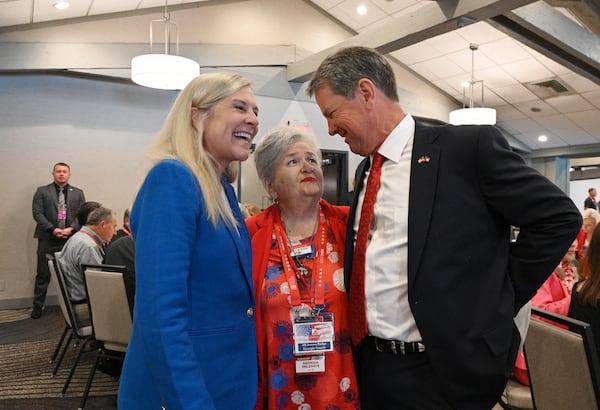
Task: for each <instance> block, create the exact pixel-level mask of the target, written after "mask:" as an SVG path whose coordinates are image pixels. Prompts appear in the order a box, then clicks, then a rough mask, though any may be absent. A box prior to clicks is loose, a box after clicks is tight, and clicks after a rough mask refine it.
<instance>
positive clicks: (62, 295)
mask: <svg viewBox="0 0 600 410" xmlns="http://www.w3.org/2000/svg"><path fill="white" fill-rule="evenodd" d="M46 258H47V259H48V267H49V268H50V277H51V280H52V283H53V284H54V286H55V288H56V291H57V292H58V302H59V305H60V308H61V311H62V313H63V317H64V320H65V325H66V326H68V327H69V329H70V334H69V337H68V339H67V342H66V343H65V344H64V345H63V346H62V350H61V352H60V356H59V358H58V361H57V362H56V364H55V366H54V369H53V371H52V377H54V376H56V374H57V372H58V369H59V368H60V365H61V363H62V361H63V358H64V356H65V353H66V352H67V349H68V348H69V345H70V344H71V341H73V340H75V345H77V344H79V343H81V346H80V347H79V350H78V352H77V356H76V357H75V360H74V361H73V364H72V365H71V370H70V372H69V375H68V376H67V379H66V380H65V384H64V386H63V389H62V392H61V394H62V395H63V396H64V394H65V393H66V391H67V389H68V388H69V384H70V383H71V379H72V378H73V374H74V373H75V369H76V368H77V365H78V364H79V360H80V358H81V354H82V353H83V349H84V348H85V346H86V345H87V344H88V343H89V342H90V340H92V326H80V325H79V324H78V321H77V317H76V315H75V310H74V308H73V304H72V303H71V300H70V299H69V296H68V294H67V288H66V285H65V281H64V277H63V275H62V271H61V269H60V264H59V263H58V259H59V258H60V252H56V253H55V254H54V256H52V255H46ZM64 334H65V332H64V331H63V335H64Z"/></svg>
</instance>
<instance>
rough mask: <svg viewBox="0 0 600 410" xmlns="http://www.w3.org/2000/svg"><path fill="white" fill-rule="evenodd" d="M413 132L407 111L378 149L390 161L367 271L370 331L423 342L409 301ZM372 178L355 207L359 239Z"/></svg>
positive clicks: (373, 225)
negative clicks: (409, 222) (409, 212)
mask: <svg viewBox="0 0 600 410" xmlns="http://www.w3.org/2000/svg"><path fill="white" fill-rule="evenodd" d="M414 132H415V121H414V119H413V118H412V116H410V115H409V114H407V115H406V116H405V117H404V118H403V119H402V121H401V122H400V123H399V124H398V125H397V126H396V128H394V130H393V131H392V132H391V133H390V135H389V136H388V137H387V138H386V139H385V141H384V142H383V144H382V145H381V146H380V147H379V149H378V152H379V153H380V154H382V155H383V156H384V157H385V158H386V161H385V162H384V163H383V166H382V169H381V184H380V186H379V191H378V192H377V197H376V200H375V209H374V212H373V222H372V223H371V231H370V234H369V242H368V244H367V253H366V269H365V297H366V303H367V307H366V311H367V324H368V327H369V334H370V335H373V336H377V337H380V338H382V339H388V340H403V341H405V342H416V341H421V335H420V333H419V330H418V329H417V325H416V323H415V319H414V317H413V315H412V312H411V310H410V306H409V303H408V195H409V186H410V163H411V156H412V146H413V140H414ZM371 160H372V158H371ZM368 176H369V172H367V173H366V175H365V180H364V183H363V189H362V190H361V192H360V193H359V198H358V204H357V207H356V212H357V215H356V218H355V221H354V239H355V241H356V234H357V232H358V225H359V222H360V212H361V211H360V210H361V208H362V203H363V199H364V194H365V192H364V187H366V183H367V178H368Z"/></svg>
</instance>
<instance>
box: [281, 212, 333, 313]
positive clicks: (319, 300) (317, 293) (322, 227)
mask: <svg viewBox="0 0 600 410" xmlns="http://www.w3.org/2000/svg"><path fill="white" fill-rule="evenodd" d="M326 222H327V219H326V218H325V214H324V212H323V210H322V209H321V208H320V207H319V224H318V225H319V226H318V228H317V233H318V234H317V235H318V240H317V249H316V254H315V262H316V263H317V266H316V268H315V271H317V275H316V276H317V280H316V283H315V287H314V289H315V290H314V297H313V298H311V304H312V305H313V307H314V308H316V309H317V310H319V311H320V310H322V309H323V308H324V307H325V287H324V286H323V269H324V266H325V249H326V245H327V223H326ZM274 228H275V237H276V239H277V244H278V245H279V253H280V254H281V260H282V263H283V271H284V273H285V276H286V279H287V281H288V284H289V286H290V299H291V304H292V306H300V305H301V304H302V301H301V297H300V290H299V289H298V281H297V279H296V274H295V271H294V269H293V268H292V264H291V261H292V252H293V250H292V249H289V247H288V246H287V240H285V239H284V235H285V234H284V232H283V223H282V222H281V215H280V214H279V212H277V215H276V218H275V224H274Z"/></svg>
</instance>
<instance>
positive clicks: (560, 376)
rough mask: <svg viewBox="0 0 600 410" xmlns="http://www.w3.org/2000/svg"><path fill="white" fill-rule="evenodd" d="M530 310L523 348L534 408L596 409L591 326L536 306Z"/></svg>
mask: <svg viewBox="0 0 600 410" xmlns="http://www.w3.org/2000/svg"><path fill="white" fill-rule="evenodd" d="M531 313H532V318H531V322H530V324H529V330H528V332H527V338H526V339H525V347H524V352H525V359H526V362H527V371H528V373H529V382H530V384H531V393H532V398H533V403H534V406H535V408H536V409H541V410H564V409H586V410H592V409H599V408H600V388H599V387H600V385H599V382H600V364H599V362H598V352H597V350H596V345H595V343H594V336H593V333H592V329H591V326H590V325H589V324H588V323H585V322H581V321H579V320H576V319H573V318H569V317H566V316H563V315H558V314H556V313H552V312H548V311H545V310H542V309H538V308H532V312H531ZM549 321H551V322H553V323H556V324H559V325H562V326H563V327H557V326H556V325H554V324H552V323H549ZM565 327H566V328H565Z"/></svg>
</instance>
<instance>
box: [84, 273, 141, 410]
mask: <svg viewBox="0 0 600 410" xmlns="http://www.w3.org/2000/svg"><path fill="white" fill-rule="evenodd" d="M84 268H85V270H84V274H85V285H86V289H87V294H88V304H89V307H90V315H91V318H92V328H93V334H94V339H95V340H96V342H97V343H98V344H99V347H98V350H97V353H96V360H95V362H94V365H93V366H92V368H91V369H90V374H89V376H88V381H87V384H86V386H85V390H84V393H83V397H82V399H81V404H80V406H79V408H80V409H83V408H84V407H85V403H86V401H87V397H88V394H89V391H90V388H91V385H92V382H93V380H94V375H95V373H96V370H97V368H98V365H99V363H100V360H101V359H109V360H119V361H121V362H122V361H123V359H124V357H125V351H126V350H127V345H128V344H129V338H130V336H131V326H132V315H131V310H130V309H129V302H128V300H127V293H126V292H125V282H124V281H123V272H124V270H125V267H124V266H121V267H115V266H111V265H97V266H93V265H88V266H85V267H84Z"/></svg>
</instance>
